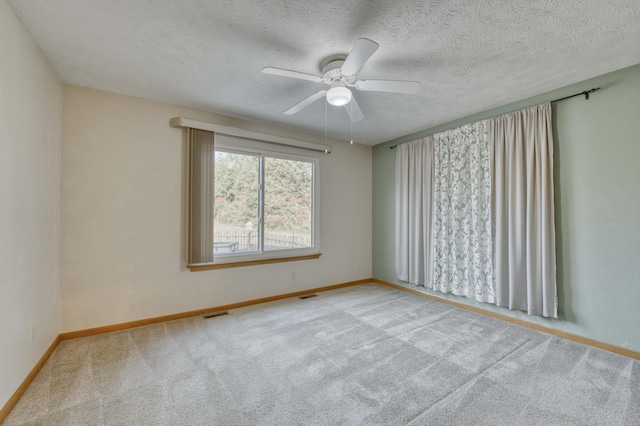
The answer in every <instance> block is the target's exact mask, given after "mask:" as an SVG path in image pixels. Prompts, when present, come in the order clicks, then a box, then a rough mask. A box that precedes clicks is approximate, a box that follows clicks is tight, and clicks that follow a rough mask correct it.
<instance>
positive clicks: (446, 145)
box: [430, 121, 495, 303]
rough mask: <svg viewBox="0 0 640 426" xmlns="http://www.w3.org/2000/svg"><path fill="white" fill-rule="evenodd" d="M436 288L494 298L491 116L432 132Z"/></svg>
mask: <svg viewBox="0 0 640 426" xmlns="http://www.w3.org/2000/svg"><path fill="white" fill-rule="evenodd" d="M433 139H434V147H435V148H434V150H435V156H434V159H435V164H434V169H435V179H434V201H435V208H434V232H433V238H434V241H435V242H434V246H435V249H434V261H433V265H434V274H433V285H432V286H430V287H431V288H433V289H434V290H438V291H441V292H443V293H453V294H455V295H459V296H466V297H470V298H474V299H476V300H478V301H480V302H490V303H495V286H494V283H493V253H492V244H491V161H490V155H489V142H488V140H487V122H486V121H479V122H476V123H471V124H467V125H464V126H462V127H458V128H456V129H453V130H449V131H446V132H443V133H438V134H436V135H434V136H433Z"/></svg>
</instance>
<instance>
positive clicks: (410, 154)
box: [395, 136, 433, 286]
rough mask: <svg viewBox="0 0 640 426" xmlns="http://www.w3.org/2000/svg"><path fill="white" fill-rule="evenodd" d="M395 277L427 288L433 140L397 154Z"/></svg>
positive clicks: (406, 146) (430, 267)
mask: <svg viewBox="0 0 640 426" xmlns="http://www.w3.org/2000/svg"><path fill="white" fill-rule="evenodd" d="M395 178H396V179H395V187H396V276H397V277H398V279H400V280H401V281H406V282H410V283H412V284H416V285H423V286H430V285H431V281H432V273H433V264H432V262H433V260H432V259H433V238H432V237H431V234H432V222H433V220H432V218H433V211H432V206H433V189H432V188H433V184H432V181H433V140H432V138H431V137H430V136H429V137H426V138H423V139H420V140H417V141H413V142H409V143H406V144H402V145H399V146H398V148H397V152H396V176H395Z"/></svg>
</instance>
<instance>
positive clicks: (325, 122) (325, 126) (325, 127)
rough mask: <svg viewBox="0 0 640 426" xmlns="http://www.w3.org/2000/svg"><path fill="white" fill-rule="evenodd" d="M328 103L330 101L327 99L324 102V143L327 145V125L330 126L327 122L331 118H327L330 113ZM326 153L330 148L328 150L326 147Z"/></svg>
mask: <svg viewBox="0 0 640 426" xmlns="http://www.w3.org/2000/svg"><path fill="white" fill-rule="evenodd" d="M327 105H328V103H327V101H325V102H324V144H325V145H328V143H327V127H328V126H327V122H328V121H329V119H328V118H327V115H328V111H327V109H328V108H329V107H328V106H327ZM324 153H325V154H328V153H329V150H328V149H325V150H324Z"/></svg>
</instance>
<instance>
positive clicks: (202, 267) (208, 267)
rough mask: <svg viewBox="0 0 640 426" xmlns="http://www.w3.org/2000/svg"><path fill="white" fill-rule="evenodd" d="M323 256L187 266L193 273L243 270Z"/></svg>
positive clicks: (317, 254) (318, 254) (311, 255)
mask: <svg viewBox="0 0 640 426" xmlns="http://www.w3.org/2000/svg"><path fill="white" fill-rule="evenodd" d="M321 255H322V253H316V254H309V255H306V256H292V257H276V258H273V259H258V260H246V261H242V262H228V263H199V264H194V265H187V267H188V268H189V269H190V270H191V272H199V271H211V270H213V269H227V268H241V267H243V266H254V265H267V264H269V263H282V262H295V261H298V260H310V259H318V258H319V257H320V256H321Z"/></svg>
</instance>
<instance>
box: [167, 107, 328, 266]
mask: <svg viewBox="0 0 640 426" xmlns="http://www.w3.org/2000/svg"><path fill="white" fill-rule="evenodd" d="M171 125H172V126H174V127H184V128H185V129H186V141H187V174H186V179H187V193H186V201H187V211H186V213H187V215H186V217H187V223H186V226H187V238H186V258H187V266H188V267H189V269H191V271H202V270H208V269H221V268H232V267H236V266H250V265H256V264H263V263H275V262H287V261H294V260H307V259H317V258H319V257H320V246H319V241H318V220H317V218H318V211H319V200H318V192H319V191H318V185H317V181H318V167H319V159H318V158H316V157H307V156H303V155H299V154H298V153H299V152H303V153H306V152H308V151H317V152H323V153H325V154H328V153H330V152H331V147H330V146H327V145H320V144H316V143H312V142H305V141H298V140H295V139H289V138H285V137H280V136H273V135H267V134H262V133H257V132H253V131H249V130H243V129H238V128H233V127H226V126H221V125H216V124H211V123H204V122H199V121H195V120H189V119H186V118H182V117H177V118H173V119H171ZM217 131H220V132H221V133H215V132H217ZM231 134H237V135H238V136H231ZM259 138H260V139H259ZM261 138H264V140H262V139H261ZM274 147H279V148H274ZM272 149H279V150H281V152H275V151H272ZM214 169H215V173H214Z"/></svg>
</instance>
